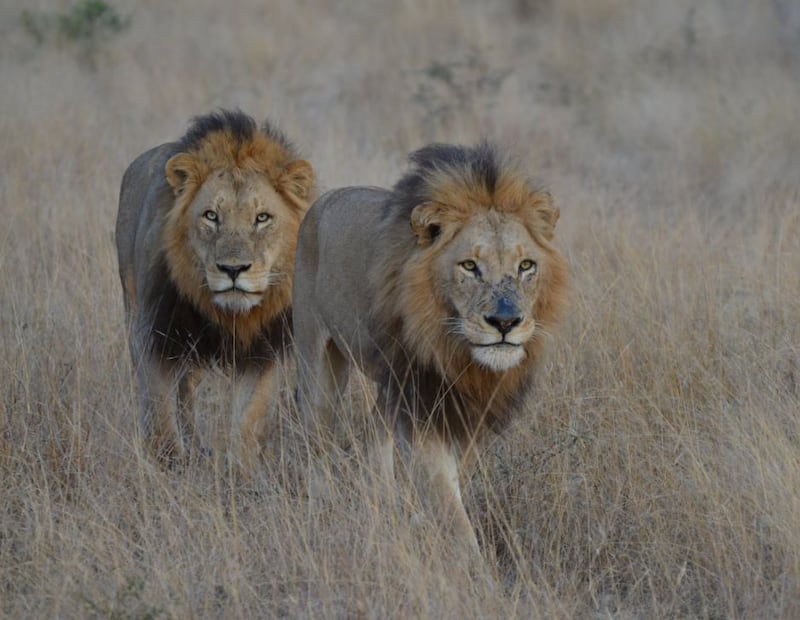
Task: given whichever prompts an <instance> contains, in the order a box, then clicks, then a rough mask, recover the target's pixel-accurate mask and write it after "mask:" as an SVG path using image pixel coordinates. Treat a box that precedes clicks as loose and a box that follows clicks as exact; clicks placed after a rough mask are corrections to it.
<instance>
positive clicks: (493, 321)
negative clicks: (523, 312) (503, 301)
mask: <svg viewBox="0 0 800 620" xmlns="http://www.w3.org/2000/svg"><path fill="white" fill-rule="evenodd" d="M483 320H484V321H486V322H487V323H488V324H489V325H491V326H492V327H494V328H495V329H496V330H497V331H499V332H500V333H501V334H503V335H504V336H505V335H506V334H507V333H508V332H510V331H511V330H512V329H514V328H515V327H516V326H517V325H519V324H520V323H522V317H519V316H508V315H505V314H503V315H498V316H485V317H483Z"/></svg>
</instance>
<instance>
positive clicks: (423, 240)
mask: <svg viewBox="0 0 800 620" xmlns="http://www.w3.org/2000/svg"><path fill="white" fill-rule="evenodd" d="M441 213H442V208H441V205H439V204H437V203H435V202H423V203H421V204H418V205H417V206H416V207H414V208H413V209H412V210H411V231H412V232H413V233H414V236H415V237H416V238H417V245H420V246H427V245H430V244H432V243H433V242H434V241H435V240H436V238H437V237H438V236H439V234H440V233H441V232H442V221H441Z"/></svg>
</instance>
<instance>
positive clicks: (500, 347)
mask: <svg viewBox="0 0 800 620" xmlns="http://www.w3.org/2000/svg"><path fill="white" fill-rule="evenodd" d="M472 359H473V360H475V361H476V362H477V363H478V364H480V365H481V366H483V367H484V368H486V369H488V370H493V371H494V372H503V371H506V370H511V369H512V368H514V367H515V366H517V365H519V364H520V363H521V362H522V360H523V359H525V349H524V348H523V347H521V346H519V345H509V344H496V345H493V346H473V347H472Z"/></svg>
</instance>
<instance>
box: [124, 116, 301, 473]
mask: <svg viewBox="0 0 800 620" xmlns="http://www.w3.org/2000/svg"><path fill="white" fill-rule="evenodd" d="M313 178H314V175H313V171H312V168H311V166H310V164H309V163H308V162H306V161H303V160H301V159H298V157H297V154H296V153H295V150H294V148H293V147H292V146H291V144H290V143H289V142H288V141H287V140H286V138H284V137H283V135H282V134H281V133H280V132H279V131H277V130H276V129H275V128H274V127H273V126H271V125H270V124H268V123H265V124H264V125H263V126H262V127H261V128H259V127H258V126H257V124H256V122H255V121H254V120H253V119H252V118H250V117H249V116H246V115H245V114H243V113H241V112H238V111H225V110H223V111H220V112H218V113H212V114H209V115H206V116H201V117H197V118H195V119H194V120H193V122H192V124H191V126H190V128H189V130H188V132H187V133H186V135H184V136H183V137H182V138H181V139H180V140H178V141H177V142H170V143H167V144H162V145H161V146H157V147H155V148H153V149H150V150H149V151H147V152H146V153H144V154H142V155H140V156H139V157H138V158H136V160H135V161H134V162H133V163H132V164H131V165H130V167H129V168H128V169H127V171H126V172H125V176H124V177H123V179H122V188H121V191H120V199H119V213H118V215H117V226H116V241H117V251H118V255H119V271H120V278H121V280H122V289H123V293H124V301H125V312H126V316H127V319H128V323H129V327H130V334H129V337H130V352H131V358H132V360H133V366H134V368H135V371H136V378H137V384H138V396H139V403H140V422H141V430H142V433H143V435H144V436H145V438H146V439H147V440H148V443H149V445H150V447H151V448H152V450H153V451H154V452H155V454H156V455H157V456H158V457H159V458H160V459H162V460H166V461H170V462H171V461H172V460H174V459H176V458H181V457H183V456H184V455H185V452H186V449H187V441H188V440H189V439H191V436H192V434H193V429H192V424H191V415H189V412H190V408H191V404H192V384H193V379H192V370H193V369H195V368H198V367H202V366H203V365H206V364H209V363H213V362H221V363H223V364H228V365H231V366H233V367H234V368H235V372H236V379H237V383H238V385H237V391H238V392H239V393H240V395H241V394H242V393H243V394H244V395H245V399H244V401H245V403H244V406H242V407H240V408H239V410H238V411H237V414H236V417H238V419H236V420H234V423H233V425H232V431H231V434H232V437H233V441H234V443H235V444H236V445H235V447H234V450H233V453H234V456H235V458H236V459H238V462H239V464H240V465H244V466H245V468H249V467H250V466H251V465H252V462H253V458H254V457H255V455H256V454H257V452H258V445H259V441H260V439H261V437H262V435H263V433H264V426H265V419H264V418H265V415H266V409H267V402H268V398H267V397H268V396H269V394H270V392H272V391H273V390H274V385H273V383H274V377H273V375H274V374H275V373H274V362H275V360H276V358H277V357H278V356H280V355H281V354H282V352H283V351H284V350H285V348H286V346H287V344H288V333H287V329H288V327H289V325H288V324H289V321H290V316H289V313H290V304H291V296H292V277H291V276H292V271H293V265H294V252H295V246H296V241H297V231H298V228H299V226H300V222H301V221H302V219H303V216H304V214H305V211H306V210H307V208H308V205H309V203H310V200H311V198H312V192H313ZM176 396H177V408H176V407H175V405H176V402H175V401H176ZM247 396H250V398H247ZM176 413H177V415H176Z"/></svg>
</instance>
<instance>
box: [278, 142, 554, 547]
mask: <svg viewBox="0 0 800 620" xmlns="http://www.w3.org/2000/svg"><path fill="white" fill-rule="evenodd" d="M410 161H411V163H412V169H411V170H410V171H409V172H408V173H407V174H406V175H405V176H404V177H403V178H402V179H401V180H400V181H399V182H398V183H397V184H396V185H395V186H394V188H393V189H392V190H391V191H388V190H384V189H379V188H370V187H349V188H343V189H339V190H334V191H331V192H328V193H326V194H325V195H323V196H322V197H320V198H319V199H318V200H317V201H316V202H315V203H314V204H313V205H312V207H311V209H310V210H309V212H308V214H307V216H306V218H305V220H304V222H303V224H302V226H301V228H300V233H299V237H298V247H297V257H296V260H295V284H294V294H293V307H294V337H295V343H296V354H297V361H298V392H297V397H298V407H299V410H300V413H301V416H302V417H303V419H304V421H305V424H306V425H307V427H308V428H309V431H311V436H312V437H316V438H317V439H319V440H320V441H322V442H324V441H326V440H327V439H328V438H329V436H330V435H329V433H330V426H331V424H332V422H333V415H334V404H335V403H336V401H337V397H338V396H337V395H340V394H341V391H342V389H343V388H344V387H345V385H346V383H347V378H348V370H349V368H350V366H351V365H353V364H354V365H355V366H357V367H359V368H360V369H361V370H362V371H363V372H364V373H365V374H366V375H367V376H368V377H370V378H371V379H372V380H374V381H375V382H376V383H377V384H378V403H377V404H378V407H377V409H378V412H379V414H378V416H379V417H378V419H379V420H380V423H379V426H381V427H382V428H383V429H384V430H385V431H387V432H385V434H384V435H383V437H382V438H381V445H382V448H381V450H380V451H379V452H380V455H381V465H382V468H383V475H384V476H387V477H388V478H389V479H391V477H393V475H394V469H393V467H394V465H393V454H394V447H397V448H398V452H399V454H400V455H401V457H402V459H403V461H402V462H403V463H404V464H405V465H406V466H407V467H408V470H407V471H409V472H410V473H411V475H412V479H414V480H415V486H416V488H417V489H418V491H420V496H421V497H422V498H423V500H424V501H425V502H426V505H427V506H428V509H429V510H432V511H434V512H436V513H438V514H440V515H441V516H442V517H444V518H446V519H447V520H448V522H449V524H450V527H451V528H452V531H453V533H454V534H455V535H456V537H457V538H458V539H460V540H461V541H462V542H464V543H466V545H467V547H468V548H471V549H473V550H477V539H476V536H475V533H474V531H473V529H472V527H471V525H470V522H469V519H468V517H467V514H466V512H465V510H464V507H463V504H462V502H461V492H460V488H459V481H458V464H459V462H460V461H461V460H462V457H464V456H465V453H467V452H471V448H472V446H473V443H474V441H475V440H477V439H479V438H480V437H481V436H482V435H484V434H485V431H487V430H488V429H497V428H499V427H500V426H502V424H503V423H505V422H506V421H508V419H509V417H510V416H512V415H513V414H514V413H515V412H516V411H518V410H519V409H520V406H521V405H522V403H523V402H524V401H525V399H526V397H527V396H528V394H529V391H530V389H531V383H532V382H531V379H532V372H533V370H534V367H535V365H536V363H537V362H538V361H539V360H540V358H541V357H542V346H543V344H544V341H545V338H544V335H545V334H546V333H548V332H549V331H551V330H552V328H553V327H554V326H555V325H556V323H557V321H558V319H559V317H560V315H561V313H562V310H563V308H564V305H565V299H566V282H567V271H568V270H567V266H566V262H565V260H564V259H563V257H562V256H561V254H560V253H559V252H558V250H557V249H556V248H555V246H554V245H553V236H554V229H555V225H556V221H557V220H558V217H559V210H558V209H557V208H556V207H555V206H554V205H553V202H552V200H551V197H550V195H549V194H547V193H545V192H543V191H540V190H538V189H537V188H536V187H534V186H533V185H532V184H531V183H530V182H529V181H528V180H527V178H526V177H525V175H523V174H522V173H521V171H520V169H519V167H518V166H517V165H515V164H513V163H512V162H511V161H510V160H509V159H508V158H506V157H503V156H502V154H501V153H500V151H499V150H498V149H497V147H495V146H492V145H489V144H487V143H483V144H480V145H478V146H477V147H474V148H467V147H461V146H452V145H442V144H434V145H430V146H428V147H425V148H423V149H421V150H418V151H416V152H415V153H413V154H412V155H411V156H410Z"/></svg>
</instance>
